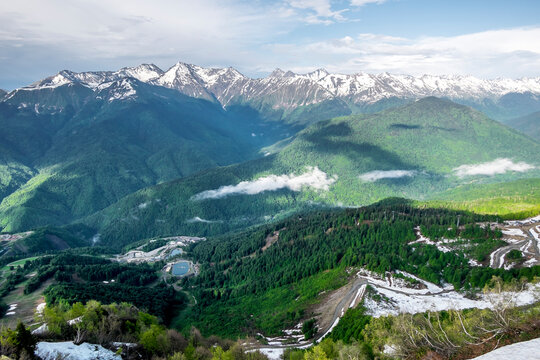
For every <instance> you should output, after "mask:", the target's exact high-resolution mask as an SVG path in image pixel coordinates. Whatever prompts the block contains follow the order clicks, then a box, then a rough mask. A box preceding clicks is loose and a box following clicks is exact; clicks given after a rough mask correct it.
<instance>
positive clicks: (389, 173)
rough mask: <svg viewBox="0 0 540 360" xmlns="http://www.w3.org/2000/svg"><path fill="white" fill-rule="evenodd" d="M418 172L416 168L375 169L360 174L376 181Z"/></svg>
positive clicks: (363, 177)
mask: <svg viewBox="0 0 540 360" xmlns="http://www.w3.org/2000/svg"><path fill="white" fill-rule="evenodd" d="M416 173H417V171H416V170H374V171H370V172H367V173H364V174H362V175H360V176H359V178H360V179H361V180H363V181H366V182H375V181H377V180H381V179H397V178H402V177H412V176H415V175H416Z"/></svg>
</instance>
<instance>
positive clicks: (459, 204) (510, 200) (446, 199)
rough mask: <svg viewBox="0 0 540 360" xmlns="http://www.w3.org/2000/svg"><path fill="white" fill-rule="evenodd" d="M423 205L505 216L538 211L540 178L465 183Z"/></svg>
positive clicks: (536, 213)
mask: <svg viewBox="0 0 540 360" xmlns="http://www.w3.org/2000/svg"><path fill="white" fill-rule="evenodd" d="M422 204H424V203H422ZM427 205H428V206H435V207H444V208H450V209H459V210H467V211H474V212H475V213H479V214H492V215H500V216H501V217H503V218H506V219H516V218H525V217H531V216H536V215H538V214H540V179H521V180H516V181H510V182H507V183H495V184H466V185H463V186H459V187H456V188H454V189H451V190H448V191H445V192H443V193H441V194H437V195H436V196H434V198H433V199H432V200H430V201H428V202H427Z"/></svg>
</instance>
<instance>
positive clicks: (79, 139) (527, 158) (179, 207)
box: [0, 62, 540, 243]
mask: <svg viewBox="0 0 540 360" xmlns="http://www.w3.org/2000/svg"><path fill="white" fill-rule="evenodd" d="M433 96H437V98H435V97H433ZM460 104H462V105H460ZM463 104H464V105H467V106H464V105H463ZM471 107H472V108H475V109H476V110H473V109H472V108H471ZM478 110H479V111H481V112H483V113H484V114H487V115H488V116H489V117H491V118H495V119H497V120H501V121H503V120H504V121H505V123H506V124H508V125H509V126H514V125H513V122H514V120H513V119H516V118H517V117H519V116H522V115H528V114H530V113H533V112H534V111H538V110H540V78H532V79H519V80H510V79H495V80H480V79H476V78H474V77H464V76H429V75H425V76H422V77H412V76H405V75H391V74H388V73H384V74H377V75H374V74H366V73H359V74H354V75H342V74H330V73H328V72H327V71H325V70H323V69H320V70H317V71H314V72H311V73H308V74H295V73H292V72H290V71H288V72H285V71H282V70H280V69H277V70H275V71H274V72H273V73H272V74H270V75H269V76H267V77H265V78H258V79H253V78H249V77H246V76H244V75H242V74H241V73H240V72H238V71H237V70H235V69H233V68H203V67H200V66H196V65H190V64H185V63H181V62H179V63H177V64H175V65H174V66H172V67H171V68H170V69H169V70H167V71H163V70H161V69H160V68H158V67H157V66H155V65H148V64H143V65H140V66H137V67H133V68H123V69H121V70H118V71H103V72H82V73H75V72H71V71H67V70H64V71H61V72H60V73H58V74H56V75H54V76H51V77H48V78H46V79H43V80H41V81H38V82H36V83H34V84H32V85H29V86H26V87H23V88H20V89H16V90H14V91H11V92H9V93H5V94H3V95H2V94H0V126H1V128H2V140H3V141H2V143H0V199H1V203H0V228H2V229H3V231H20V230H26V229H30V228H34V227H37V226H45V225H64V224H68V223H72V222H74V221H84V222H85V223H87V224H90V225H91V226H92V227H94V228H95V229H96V230H99V231H103V232H104V234H120V235H122V234H126V236H127V237H128V238H129V239H131V240H137V239H136V237H137V236H154V235H163V234H165V233H167V234H172V233H177V232H179V231H192V232H195V233H197V234H202V235H204V234H208V233H218V232H222V231H226V230H230V229H233V228H239V227H244V226H248V225H250V224H255V223H259V222H261V221H267V220H268V219H272V218H280V217H284V216H286V215H287V214H290V213H294V212H296V211H299V210H300V209H305V208H310V207H313V206H336V205H338V206H357V205H363V204H368V203H371V202H373V201H377V200H380V199H382V198H384V197H386V196H405V197H410V198H414V199H429V198H431V197H432V196H434V195H435V194H438V193H442V192H444V191H446V190H449V189H452V188H455V187H457V186H460V185H461V184H464V183H467V182H471V181H472V182H477V183H486V182H488V183H489V182H493V181H511V180H515V179H518V178H522V177H529V178H530V177H534V176H537V175H538V174H537V170H536V166H537V164H536V154H537V153H538V151H539V150H540V148H539V145H538V143H537V142H536V141H534V140H532V139H531V138H528V137H526V136H523V135H522V134H520V133H518V132H516V131H514V130H511V129H509V128H507V127H506V126H504V125H502V124H501V123H499V122H496V121H493V120H490V119H488V117H486V115H484V114H482V113H481V112H479V111H478ZM340 116H341V117H340ZM332 118H335V119H334V120H331V121H330V120H328V119H332ZM493 161H502V162H504V161H506V162H510V164H508V163H505V164H506V165H505V164H502V165H501V164H498V163H497V164H496V166H503V167H504V166H507V168H508V169H510V170H508V169H507V170H508V171H506V170H505V171H503V172H502V173H500V174H496V176H494V177H492V176H479V177H472V178H471V177H468V176H465V177H459V176H456V173H455V169H457V168H459V167H460V166H473V165H475V164H488V165H483V166H488V167H489V166H490V165H489V164H490V162H493ZM233 164H237V165H233ZM520 164H521V165H520ZM523 164H525V165H523ZM520 166H521V168H520ZM505 169H506V168H505ZM512 169H518V170H519V169H522V170H523V169H525V170H523V171H521V170H519V171H514V170H512ZM298 178H300V179H301V180H300V182H299V183H298V180H297V179H298ZM257 179H262V180H257ZM276 179H277V181H278V182H281V183H284V184H285V185H284V186H281V185H280V186H281V187H277V188H276V189H273V190H275V191H262V192H259V193H256V194H254V195H256V196H251V197H250V196H248V195H246V193H248V194H249V191H254V190H250V189H252V188H250V186H251V185H250V184H251V183H250V182H254V181H261V182H265V181H266V182H270V183H272V182H275V181H276ZM170 181H172V182H170ZM242 183H246V186H247V188H245V189H243V190H241V191H244V195H241V196H225V197H216V198H214V199H208V198H205V197H204V196H202V195H201V196H200V197H199V198H195V201H194V199H193V197H194V196H195V197H196V196H197V194H199V193H205V192H208V191H210V193H205V194H215V193H212V191H217V190H219V189H220V188H221V187H227V186H229V187H230V188H229V190H230V191H233V192H234V191H237V188H235V186H237V185H238V184H242ZM153 186H155V187H153ZM140 189H144V190H140ZM299 189H301V190H302V191H298V190H299ZM138 190H140V192H138V193H137V192H136V191H138ZM248 198H249V200H248ZM197 199H198V200H200V201H196V200H197ZM160 202H161V203H160ZM165 204H166V205H165ZM163 207H164V208H163ZM154 208H155V210H153V209H154ZM173 209H174V211H173ZM164 211H165V212H164ZM149 221H151V222H152V224H150V223H149ZM137 224H138V225H137ZM164 224H168V225H164ZM127 228H129V229H127ZM135 229H138V230H135ZM111 237H112V235H110V236H109V237H108V238H109V239H110V238H111ZM105 238H107V236H105ZM129 239H125V240H122V242H124V243H125V242H129Z"/></svg>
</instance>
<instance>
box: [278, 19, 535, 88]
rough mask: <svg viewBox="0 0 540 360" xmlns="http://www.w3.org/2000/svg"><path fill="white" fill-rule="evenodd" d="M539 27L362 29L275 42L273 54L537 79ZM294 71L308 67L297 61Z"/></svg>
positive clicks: (369, 67) (347, 65)
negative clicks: (400, 32) (427, 32)
mask: <svg viewBox="0 0 540 360" xmlns="http://www.w3.org/2000/svg"><path fill="white" fill-rule="evenodd" d="M536 39H540V26H532V27H519V28H511V29H500V30H488V31H482V32H476V33H469V34H463V35H458V36H421V37H397V36H388V35H385V34H374V33H360V34H349V35H347V36H343V37H340V38H334V39H329V40H323V41H315V42H311V43H306V44H302V45H301V46H298V45H296V44H295V45H291V44H279V45H278V44H276V45H274V51H275V53H281V56H282V57H283V59H286V60H289V61H291V62H292V59H293V58H294V57H298V58H304V59H310V61H313V60H315V61H319V62H323V63H324V64H325V65H324V67H325V68H326V69H327V70H329V71H331V72H341V73H355V72H359V70H362V71H364V72H368V73H381V72H390V73H398V74H407V75H416V76H418V75H423V74H435V75H441V74H450V75H452V74H461V75H468V74H472V75H474V76H477V77H481V78H497V77H501V76H503V77H512V78H517V77H522V76H529V77H536V76H538V70H536V69H538V68H540V42H539V41H537V40H536ZM295 65H296V66H293V67H292V70H293V71H298V72H306V71H309V70H312V67H313V64H308V63H306V64H305V66H302V65H301V64H298V63H296V64H295ZM533 69H534V70H533Z"/></svg>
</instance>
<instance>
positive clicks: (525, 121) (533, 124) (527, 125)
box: [505, 111, 540, 140]
mask: <svg viewBox="0 0 540 360" xmlns="http://www.w3.org/2000/svg"><path fill="white" fill-rule="evenodd" d="M505 123H506V124H507V125H508V126H511V127H513V128H514V129H517V130H519V131H521V132H522V133H524V134H526V135H529V136H530V137H532V138H533V139H536V140H540V111H538V112H535V113H532V114H529V115H526V116H522V117H519V118H516V119H512V120H508V121H506V122H505Z"/></svg>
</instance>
